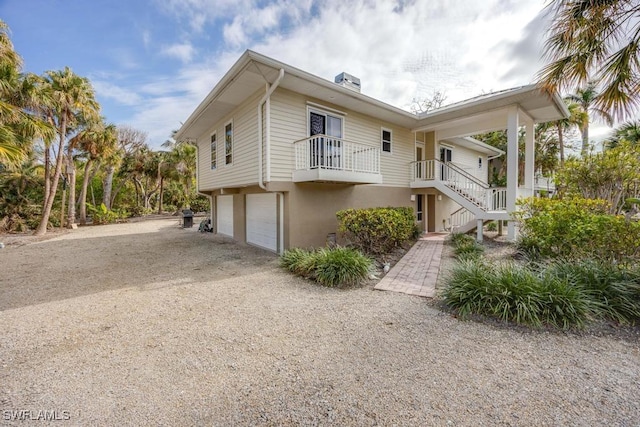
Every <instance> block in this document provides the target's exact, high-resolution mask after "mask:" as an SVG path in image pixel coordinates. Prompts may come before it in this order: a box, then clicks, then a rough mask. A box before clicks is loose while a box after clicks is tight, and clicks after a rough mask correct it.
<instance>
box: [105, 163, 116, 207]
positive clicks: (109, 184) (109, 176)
mask: <svg viewBox="0 0 640 427" xmlns="http://www.w3.org/2000/svg"><path fill="white" fill-rule="evenodd" d="M115 172H116V167H115V166H114V165H107V167H106V168H105V174H104V180H103V181H102V203H104V205H105V206H106V207H107V209H111V190H112V188H113V175H114V174H115Z"/></svg>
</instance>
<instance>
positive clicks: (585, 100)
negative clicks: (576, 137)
mask: <svg viewBox="0 0 640 427" xmlns="http://www.w3.org/2000/svg"><path fill="white" fill-rule="evenodd" d="M566 99H568V100H569V101H571V102H574V103H576V104H578V105H579V106H580V108H581V110H582V114H581V115H580V118H581V119H582V122H581V123H579V128H580V133H581V134H582V149H581V150H580V152H581V154H582V156H586V155H587V153H588V152H589V148H590V146H589V124H590V123H589V122H590V116H591V115H595V117H597V118H599V119H602V120H604V122H605V123H606V124H608V125H609V126H611V125H612V123H613V117H612V116H611V114H609V112H608V111H607V110H604V109H602V108H599V107H598V105H597V104H596V100H597V99H598V91H597V89H596V86H595V84H594V83H592V82H589V83H587V85H586V86H585V87H583V88H580V89H578V90H576V93H575V94H570V95H567V98H566Z"/></svg>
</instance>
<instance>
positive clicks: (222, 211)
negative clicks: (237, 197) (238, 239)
mask: <svg viewBox="0 0 640 427" xmlns="http://www.w3.org/2000/svg"><path fill="white" fill-rule="evenodd" d="M216 205H217V213H218V215H217V220H216V230H217V231H216V232H217V233H218V234H224V235H225V236H229V237H233V196H217V197H216Z"/></svg>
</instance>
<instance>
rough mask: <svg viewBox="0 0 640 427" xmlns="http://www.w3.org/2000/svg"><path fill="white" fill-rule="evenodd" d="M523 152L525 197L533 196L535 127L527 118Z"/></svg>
mask: <svg viewBox="0 0 640 427" xmlns="http://www.w3.org/2000/svg"><path fill="white" fill-rule="evenodd" d="M525 131H526V134H525V140H524V141H525V152H524V187H525V188H526V189H527V197H533V196H534V194H535V192H534V190H533V189H534V187H535V161H536V158H535V153H536V151H535V146H536V141H535V137H536V136H535V135H536V133H535V128H534V125H533V121H532V120H528V121H527V123H526V127H525Z"/></svg>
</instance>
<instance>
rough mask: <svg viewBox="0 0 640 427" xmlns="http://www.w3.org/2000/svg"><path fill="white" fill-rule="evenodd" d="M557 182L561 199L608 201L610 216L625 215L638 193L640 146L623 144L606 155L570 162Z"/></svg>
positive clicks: (606, 152)
mask: <svg viewBox="0 0 640 427" xmlns="http://www.w3.org/2000/svg"><path fill="white" fill-rule="evenodd" d="M555 180H556V186H557V188H558V192H559V193H560V195H562V196H569V197H573V196H579V197H583V198H585V199H602V200H606V201H607V202H608V203H609V206H610V213H613V214H619V213H622V211H623V208H624V205H625V200H626V199H627V198H629V197H634V196H636V195H637V194H638V193H637V191H638V189H639V184H640V145H632V144H630V143H628V142H620V143H619V144H618V146H616V147H615V148H611V149H609V150H605V151H604V152H600V153H594V154H589V155H587V156H585V157H583V158H581V159H571V160H568V161H567V162H566V163H565V166H564V167H563V168H562V169H560V170H559V171H558V173H557V174H556V177H555Z"/></svg>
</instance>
